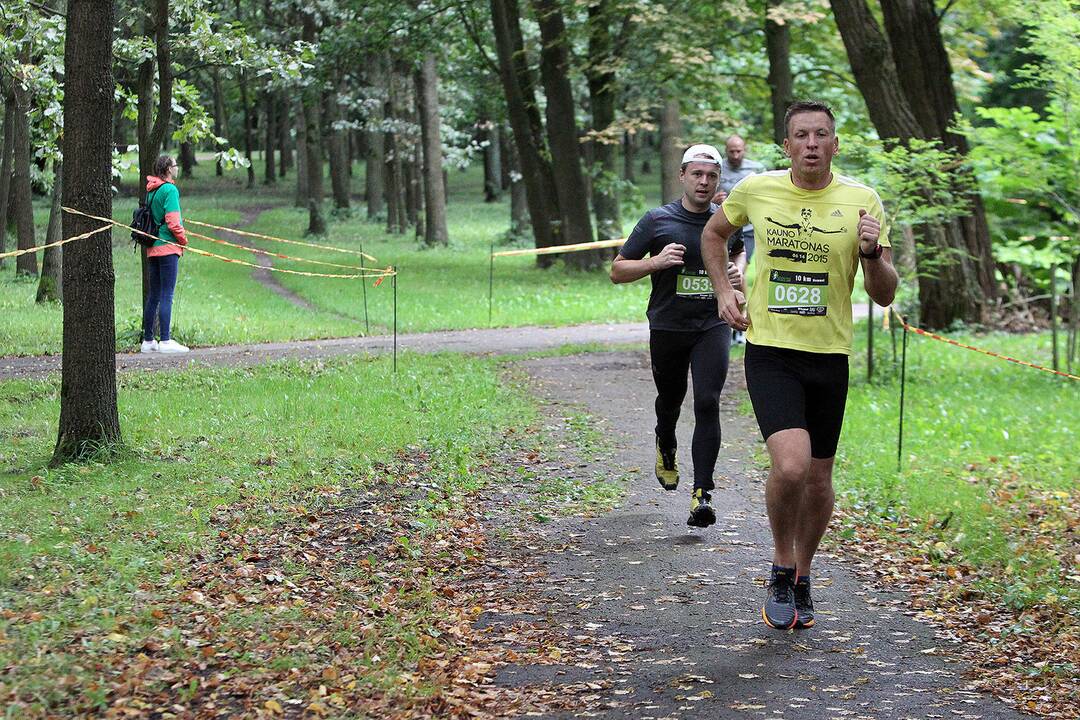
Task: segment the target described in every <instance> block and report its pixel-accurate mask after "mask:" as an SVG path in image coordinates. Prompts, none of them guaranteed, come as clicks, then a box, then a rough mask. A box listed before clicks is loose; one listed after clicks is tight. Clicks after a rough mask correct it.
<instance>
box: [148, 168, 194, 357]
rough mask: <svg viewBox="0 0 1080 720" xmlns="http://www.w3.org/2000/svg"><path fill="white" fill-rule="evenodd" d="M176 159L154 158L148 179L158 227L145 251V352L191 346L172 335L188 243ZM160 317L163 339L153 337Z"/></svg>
mask: <svg viewBox="0 0 1080 720" xmlns="http://www.w3.org/2000/svg"><path fill="white" fill-rule="evenodd" d="M175 180H176V161H175V160H173V159H172V157H170V156H169V155H162V156H161V157H159V158H158V159H157V160H155V161H154V174H153V175H151V176H149V177H147V178H146V204H147V205H148V206H149V208H150V213H151V214H152V215H153V218H154V224H155V225H157V226H158V239H157V240H156V241H154V244H153V245H152V246H151V247H149V248H147V250H146V261H147V264H148V265H149V268H150V292H149V294H148V295H147V297H146V306H145V307H144V308H143V342H142V352H144V353H145V352H160V353H184V352H187V351H188V348H187V347H186V346H184V345H181V344H180V343H178V342H176V341H175V340H173V339H172V338H170V337H169V329H170V327H169V326H170V324H171V323H172V304H173V291H174V290H175V289H176V275H177V272H178V270H179V268H180V256H181V255H183V254H184V249H183V247H181V246H182V245H187V235H186V233H185V232H184V226H183V220H182V218H181V216H180V191H179V190H178V189H177V187H176V184H175ZM155 317H156V318H157V319H158V324H159V327H160V330H161V342H158V341H157V340H155V339H154V318H155Z"/></svg>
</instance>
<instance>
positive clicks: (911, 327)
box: [889, 307, 1080, 380]
mask: <svg viewBox="0 0 1080 720" xmlns="http://www.w3.org/2000/svg"><path fill="white" fill-rule="evenodd" d="M889 309H890V310H892V311H893V312H894V313H895V314H896V317H897V319H899V320H900V324H901V325H903V326H904V329H905V330H910V331H911V332H913V333H917V334H919V335H923V336H924V337H928V338H932V339H934V340H940V341H941V342H943V343H948V344H949V345H955V346H956V347H960V348H964V349H965V350H974V351H975V352H977V353H982V354H983V355H989V356H990V357H995V358H998V359H999V360H1007V361H1008V362H1011V363H1016V364H1017V365H1023V366H1025V367H1029V368H1035V369H1036V370H1042V371H1043V372H1048V373H1052V374H1054V375H1060V376H1061V377H1065V378H1069V379H1070V380H1080V376H1077V375H1070V374H1069V373H1066V372H1061V371H1060V370H1054V369H1053V368H1048V367H1043V366H1042V365H1036V364H1035V363H1030V362H1028V361H1027V360H1017V359H1016V358H1014V357H1009V356H1008V355H1002V354H1001V353H996V352H993V351H992V350H983V349H982V348H977V347H975V346H974V345H965V344H964V343H962V342H957V341H956V340H952V339H950V338H947V337H943V336H941V335H937V334H935V333H932V332H930V331H928V330H923V329H922V328H918V327H915V326H914V325H911V324H909V323H908V321H907V320H905V319H904V316H903V315H901V314H900V313H899V312H897V311H896V310H895V309H894V308H892V307H890V308H889Z"/></svg>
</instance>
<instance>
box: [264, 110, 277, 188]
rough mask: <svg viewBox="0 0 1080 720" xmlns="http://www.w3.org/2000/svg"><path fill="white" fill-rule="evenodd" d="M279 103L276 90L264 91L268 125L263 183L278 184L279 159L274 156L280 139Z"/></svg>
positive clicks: (265, 133) (265, 140)
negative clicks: (275, 96) (275, 93)
mask: <svg viewBox="0 0 1080 720" xmlns="http://www.w3.org/2000/svg"><path fill="white" fill-rule="evenodd" d="M276 111H277V103H276V102H274V91H273V90H266V91H265V92H264V93H263V113H264V114H265V115H266V127H265V128H264V131H265V132H264V135H263V147H264V148H265V150H263V162H264V167H263V184H264V185H276V184H277V159H276V158H275V157H274V147H275V146H276V145H277V141H278V130H277V112H276Z"/></svg>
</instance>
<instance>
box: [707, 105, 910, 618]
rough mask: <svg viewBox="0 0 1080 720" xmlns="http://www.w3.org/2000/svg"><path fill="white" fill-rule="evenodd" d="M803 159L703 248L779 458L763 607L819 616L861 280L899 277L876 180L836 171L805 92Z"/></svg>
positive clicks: (764, 429) (830, 141)
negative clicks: (858, 276) (813, 589)
mask: <svg viewBox="0 0 1080 720" xmlns="http://www.w3.org/2000/svg"><path fill="white" fill-rule="evenodd" d="M784 125H785V127H786V129H787V135H786V137H785V138H784V152H785V153H786V154H787V155H788V157H789V158H790V159H791V169H790V170H775V171H771V172H766V173H762V174H759V175H753V176H751V177H748V178H746V179H745V180H743V181H742V182H741V183H739V184H738V185H737V186H736V187H735V188H734V189H733V190H732V192H731V194H730V195H728V197H727V199H726V200H725V201H724V204H723V205H722V206H721V208H720V210H718V211H717V212H716V213H715V214H714V215H713V216H712V217H711V218H710V219H709V222H708V223H707V224H706V226H705V229H704V231H703V232H702V235H701V253H702V257H703V260H704V264H705V268H706V270H707V271H708V273H709V276H710V277H711V278H712V282H713V287H714V289H715V292H716V299H717V309H718V311H719V313H720V318H721V319H722V320H723V321H724V322H726V323H727V324H728V325H730V326H731V327H732V328H734V329H736V330H746V341H747V342H746V356H745V367H746V386H747V390H748V391H749V393H750V400H751V402H752V403H753V406H754V414H755V416H756V417H757V421H758V427H759V428H760V429H761V434H762V437H764V438H765V444H766V446H767V447H768V450H769V459H770V461H771V467H770V469H769V478H768V481H767V483H766V485H765V504H766V506H767V509H768V513H769V526H770V528H771V530H772V536H773V560H772V569H771V571H770V576H769V589H768V595H767V597H766V600H765V604H764V606H763V607H762V610H761V614H762V618H763V619H764V621H765V622H766V624H768V625H769V626H770V627H774V628H781V629H787V628H790V627H810V626H811V625H813V624H814V604H813V600H812V599H811V596H810V567H811V563H812V561H813V558H814V553H815V552H816V551H817V547H818V543H820V542H821V538H822V536H823V535H824V534H825V529H826V527H827V526H828V524H829V518H830V517H831V516H832V511H833V501H834V494H833V488H832V472H833V462H834V460H835V455H836V445H837V441H838V440H839V438H840V428H841V425H842V424H843V420H844V405H845V403H846V401H847V386H848V355H850V354H851V336H852V319H851V292H852V289H853V287H854V283H855V273H856V270H857V269H858V266H859V263H861V264H862V269H863V277H864V285H865V287H866V292H867V294H869V295H870V297H871V298H872V299H873V300H874V301H875V302H876V303H878V304H879V305H889V304H890V303H891V302H892V300H893V297H894V295H895V294H896V286H897V283H898V282H899V278H898V276H897V274H896V270H895V269H894V268H893V264H892V250H891V249H890V247H889V226H888V223H887V221H886V219H885V213H884V211H883V210H882V206H881V199H880V198H879V197H878V195H877V193H876V192H874V190H873V189H872V188H869V187H867V186H866V185H863V184H861V183H859V182H856V181H855V180H852V179H850V178H847V177H844V176H843V175H838V174H835V173H833V171H832V159H833V156H834V155H835V154H836V152H837V150H838V149H839V141H838V140H837V137H836V121H835V119H834V117H833V114H832V110H830V109H829V107H828V106H827V105H825V104H824V103H820V102H813V101H800V102H796V103H794V104H792V105H791V106H790V107H789V108H788V110H787V114H786V116H785V119H784ZM747 223H750V224H752V225H753V226H754V229H755V230H756V235H757V245H758V260H759V263H757V268H756V271H755V272H756V277H755V282H754V287H753V290H752V291H751V294H750V297H749V299H748V302H747V311H748V314H744V313H743V311H742V309H741V308H740V298H739V296H738V295H737V294H736V290H735V289H734V288H733V287H732V286H731V283H730V282H728V280H727V274H726V272H725V269H726V267H727V263H728V258H727V238H728V236H729V235H731V233H733V232H735V231H736V230H738V229H740V228H741V227H742V226H743V225H745V224H747Z"/></svg>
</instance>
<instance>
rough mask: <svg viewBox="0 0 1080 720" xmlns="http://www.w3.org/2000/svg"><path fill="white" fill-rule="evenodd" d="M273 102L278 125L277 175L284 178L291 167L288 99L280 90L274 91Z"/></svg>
mask: <svg viewBox="0 0 1080 720" xmlns="http://www.w3.org/2000/svg"><path fill="white" fill-rule="evenodd" d="M274 102H276V103H277V113H276V115H277V127H278V157H279V161H278V177H279V178H284V177H285V175H286V174H288V172H289V170H290V169H291V168H292V146H291V145H290V143H289V140H290V139H291V138H290V137H289V133H290V131H291V128H292V126H291V125H290V124H289V107H290V105H289V100H288V98H287V97H286V96H285V94H284V93H282V92H276V93H274Z"/></svg>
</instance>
